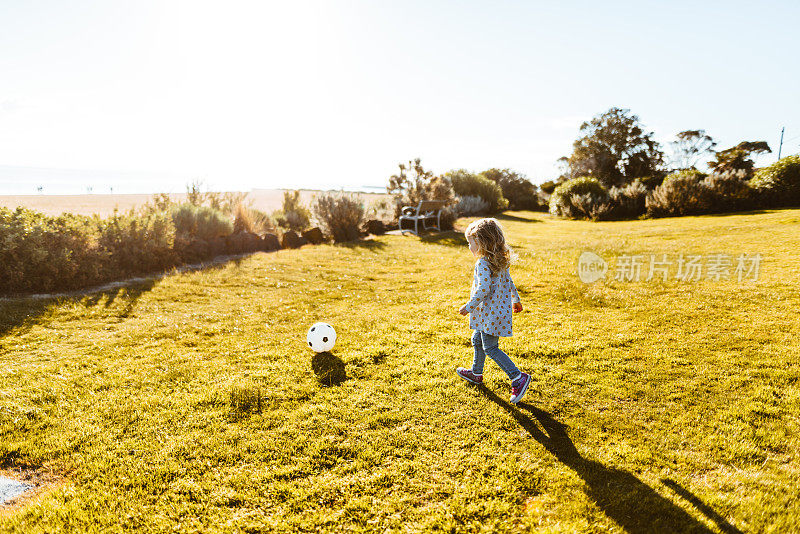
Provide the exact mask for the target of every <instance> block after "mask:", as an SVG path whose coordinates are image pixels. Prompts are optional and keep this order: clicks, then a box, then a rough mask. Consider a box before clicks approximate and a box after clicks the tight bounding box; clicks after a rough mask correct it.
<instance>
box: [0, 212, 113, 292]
mask: <svg viewBox="0 0 800 534" xmlns="http://www.w3.org/2000/svg"><path fill="white" fill-rule="evenodd" d="M96 221H97V218H93V217H85V216H81V215H71V214H67V213H65V214H63V215H60V216H58V217H48V216H46V215H44V214H42V213H38V212H35V211H32V210H29V209H26V208H22V207H20V208H17V209H16V210H15V211H11V210H9V209H8V208H0V237H2V239H0V292H1V293H4V294H10V293H24V292H31V291H52V290H55V289H74V288H78V287H81V286H83V285H86V284H89V283H92V282H94V281H97V280H100V279H102V278H103V277H104V276H106V275H107V271H106V268H105V267H106V260H107V257H108V254H107V252H106V251H104V250H101V249H100V248H99V247H98V245H97V227H96Z"/></svg>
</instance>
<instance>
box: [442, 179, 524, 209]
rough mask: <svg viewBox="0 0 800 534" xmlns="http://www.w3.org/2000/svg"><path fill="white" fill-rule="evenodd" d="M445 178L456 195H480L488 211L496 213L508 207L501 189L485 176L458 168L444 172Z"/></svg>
mask: <svg viewBox="0 0 800 534" xmlns="http://www.w3.org/2000/svg"><path fill="white" fill-rule="evenodd" d="M445 178H447V179H448V180H450V183H451V184H452V185H453V192H455V194H456V195H457V196H459V197H470V196H473V197H480V198H482V199H483V200H484V201H486V203H487V204H488V205H489V208H488V213H497V212H498V211H502V210H504V209H506V208H508V200H506V199H505V198H504V197H503V190H502V189H501V188H500V186H499V185H497V184H496V183H495V182H493V181H492V180H490V179H488V178H486V177H485V176H481V175H479V174H473V173H471V172H469V171H467V170H464V169H458V170H453V171H450V172H448V173H447V174H445Z"/></svg>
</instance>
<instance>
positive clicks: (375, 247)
mask: <svg viewBox="0 0 800 534" xmlns="http://www.w3.org/2000/svg"><path fill="white" fill-rule="evenodd" d="M334 246H337V247H344V248H365V249H367V250H371V251H372V252H376V253H377V252H380V251H381V250H383V249H385V248H386V243H384V242H383V241H377V240H375V239H356V240H353V241H344V242H342V243H336V244H335V245H334Z"/></svg>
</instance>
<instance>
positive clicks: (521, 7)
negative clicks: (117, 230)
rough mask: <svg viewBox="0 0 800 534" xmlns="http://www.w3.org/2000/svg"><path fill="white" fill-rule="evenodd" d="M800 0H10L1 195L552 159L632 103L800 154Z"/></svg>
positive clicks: (339, 183)
mask: <svg viewBox="0 0 800 534" xmlns="http://www.w3.org/2000/svg"><path fill="white" fill-rule="evenodd" d="M799 19H800V2H796V1H789V0H787V1H769V0H766V1H764V2H760V3H752V2H738V1H704V2H696V1H693V2H684V1H681V0H677V1H670V2H664V1H659V2H657V1H642V0H640V1H636V2H622V1H613V0H609V1H607V2H596V1H592V2H589V1H564V2H539V1H532V0H531V1H503V0H498V1H485V2H477V1H463V0H462V1H444V0H426V1H417V0H404V1H402V2H400V1H388V0H386V1H382V0H364V1H336V0H329V1H322V0H320V1H307V0H292V1H279V2H271V1H253V2H244V1H236V0H226V1H224V2H222V1H220V2H216V1H202V0H187V1H179V0H156V1H148V0H137V1H136V2H129V1H114V0H104V1H96V2H92V1H83V2H63V1H62V2H56V1H39V0H24V1H23V0H19V1H13V0H0V73H2V75H1V76H0V194H9V193H32V194H33V193H35V192H36V188H37V187H38V186H40V185H42V186H43V192H44V193H48V192H49V193H61V192H85V191H86V190H87V188H88V187H92V191H93V192H95V193H100V192H108V191H109V190H110V188H111V187H113V188H114V191H115V192H155V191H170V192H179V191H183V190H184V189H185V186H186V184H187V183H188V182H189V181H193V180H200V181H203V182H204V183H205V185H206V186H207V187H208V188H210V189H216V190H244V191H247V190H250V189H254V188H298V187H305V188H324V189H329V188H330V189H339V188H346V189H349V188H358V187H361V186H384V185H386V182H387V181H388V178H389V176H390V175H392V174H393V173H395V172H396V171H397V165H398V163H400V162H403V161H408V160H410V159H413V158H415V157H420V158H422V162H423V165H424V166H425V167H426V168H430V169H431V170H433V171H434V172H436V173H441V172H445V171H447V170H449V169H454V168H466V169H469V170H473V171H481V170H484V169H487V168H491V167H500V168H512V169H514V170H517V171H519V172H522V173H524V174H525V175H527V177H528V178H530V179H531V181H533V182H534V183H541V182H543V181H545V180H549V179H553V178H555V177H556V176H557V175H558V170H557V167H556V160H557V159H558V158H559V157H561V156H565V155H569V153H570V152H571V147H572V142H573V141H574V140H575V139H576V138H577V137H578V136H579V128H580V125H581V123H582V122H583V121H586V120H589V119H591V118H592V117H593V116H595V115H598V114H600V113H602V112H604V111H606V110H607V109H609V108H610V107H613V106H616V107H621V108H627V109H630V110H631V112H632V113H634V114H635V115H637V116H638V117H639V119H640V120H641V122H642V123H643V124H644V126H645V128H646V129H647V130H648V131H653V132H654V134H655V137H656V139H657V140H659V141H660V142H661V143H663V144H664V147H663V148H664V149H665V150H666V151H667V152H669V149H670V147H669V142H670V141H672V140H674V136H675V134H676V133H677V132H679V131H682V130H687V129H705V130H706V131H707V132H708V133H709V134H710V135H711V136H712V137H713V138H714V139H715V140H716V141H717V142H718V144H719V148H726V147H728V146H732V145H735V144H737V143H738V142H740V141H742V140H765V141H767V142H768V143H769V145H770V147H772V148H773V153H772V154H766V155H764V156H761V157H759V158H758V159H757V162H756V163H757V165H766V164H769V163H771V162H772V161H774V160H775V159H776V158H777V149H778V144H779V139H780V131H781V128H782V127H785V129H786V132H785V136H784V146H783V155H787V154H791V153H797V152H800V105H798V99H797V95H798V94H800V70H798V69H797V68H796V66H797V58H798V52H799V51H800V32H798V31H797V20H799Z"/></svg>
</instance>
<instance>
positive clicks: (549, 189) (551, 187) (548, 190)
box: [539, 180, 556, 195]
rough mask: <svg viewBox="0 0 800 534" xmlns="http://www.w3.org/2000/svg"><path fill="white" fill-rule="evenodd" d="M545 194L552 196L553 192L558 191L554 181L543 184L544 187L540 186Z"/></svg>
mask: <svg viewBox="0 0 800 534" xmlns="http://www.w3.org/2000/svg"><path fill="white" fill-rule="evenodd" d="M539 189H541V190H542V191H543V192H544V193H545V194H548V195H552V194H553V191H555V189H556V183H555V182H554V181H553V180H548V181H546V182H542V185H541V186H539Z"/></svg>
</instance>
